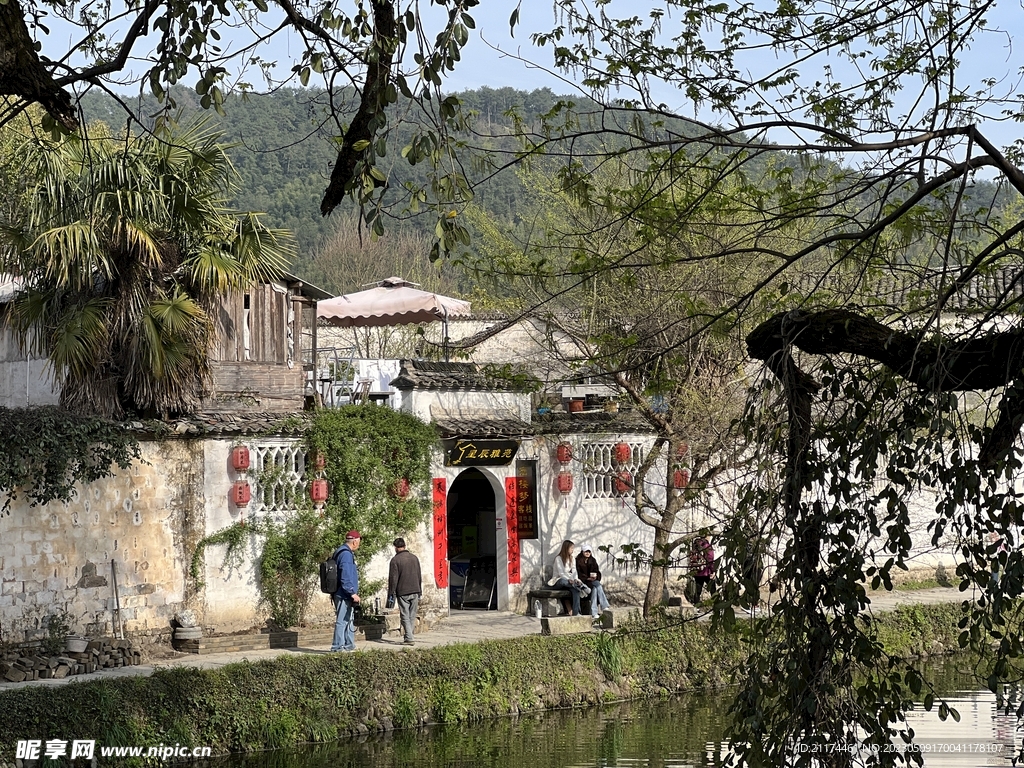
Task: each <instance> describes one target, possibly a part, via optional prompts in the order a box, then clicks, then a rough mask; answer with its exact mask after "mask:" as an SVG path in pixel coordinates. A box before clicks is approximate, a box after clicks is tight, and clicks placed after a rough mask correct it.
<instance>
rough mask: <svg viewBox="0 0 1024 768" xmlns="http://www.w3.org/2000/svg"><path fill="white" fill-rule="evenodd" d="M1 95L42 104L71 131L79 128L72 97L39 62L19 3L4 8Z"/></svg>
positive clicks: (0, 10)
mask: <svg viewBox="0 0 1024 768" xmlns="http://www.w3.org/2000/svg"><path fill="white" fill-rule="evenodd" d="M0 95H3V96H16V97H18V98H21V99H24V100H25V101H27V102H34V103H38V104H40V105H41V106H42V107H43V109H45V110H46V111H47V112H49V113H50V116H51V117H52V118H53V119H54V120H56V121H57V122H58V123H60V124H61V125H63V126H64V127H65V128H67V129H68V130H69V131H73V130H76V129H77V128H78V117H77V116H76V114H75V108H74V106H72V104H71V97H70V96H69V95H68V94H67V92H66V91H65V90H63V89H62V88H60V87H59V86H58V85H57V84H56V83H55V82H54V81H53V77H52V76H51V75H50V73H49V72H48V71H47V69H46V67H44V66H43V63H42V62H41V61H40V60H39V55H38V54H37V53H36V49H35V45H34V44H33V42H32V38H31V37H30V36H29V33H28V28H27V27H26V26H25V12H24V10H22V8H21V3H19V2H18V0H7V2H6V3H2V4H0Z"/></svg>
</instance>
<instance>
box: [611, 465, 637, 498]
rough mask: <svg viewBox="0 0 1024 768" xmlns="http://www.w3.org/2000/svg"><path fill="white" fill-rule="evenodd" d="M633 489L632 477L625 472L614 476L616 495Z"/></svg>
mask: <svg viewBox="0 0 1024 768" xmlns="http://www.w3.org/2000/svg"><path fill="white" fill-rule="evenodd" d="M632 487H633V476H632V475H631V474H629V472H627V471H626V470H622V471H621V472H619V474H617V475H616V476H615V492H616V493H618V494H626V493H629V491H630V489H631V488H632Z"/></svg>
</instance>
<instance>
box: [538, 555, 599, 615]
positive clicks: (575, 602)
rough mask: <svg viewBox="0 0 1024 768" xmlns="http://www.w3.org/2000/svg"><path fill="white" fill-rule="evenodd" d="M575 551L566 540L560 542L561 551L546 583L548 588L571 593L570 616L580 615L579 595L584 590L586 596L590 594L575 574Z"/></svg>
mask: <svg viewBox="0 0 1024 768" xmlns="http://www.w3.org/2000/svg"><path fill="white" fill-rule="evenodd" d="M575 549H576V547H575V546H574V545H573V543H572V542H571V541H569V540H568V539H566V540H565V541H563V542H562V549H561V550H559V552H558V556H557V557H556V558H555V564H554V567H552V569H551V573H552V576H551V580H550V581H549V582H548V586H549V587H554V588H555V589H568V590H569V591H570V592H571V593H572V610H570V611H569V615H570V616H579V615H580V593H581V592H582V591H583V590H584V589H586V594H588V595H589V594H590V590H589V589H587V587H586V586H584V584H583V582H582V581H580V579H579V575H578V574H577V573H576V560H575V559H574V558H573V552H574V551H575Z"/></svg>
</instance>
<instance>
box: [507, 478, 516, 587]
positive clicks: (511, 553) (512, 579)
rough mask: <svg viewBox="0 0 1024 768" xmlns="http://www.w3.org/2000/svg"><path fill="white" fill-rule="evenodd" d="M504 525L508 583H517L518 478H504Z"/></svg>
mask: <svg viewBox="0 0 1024 768" xmlns="http://www.w3.org/2000/svg"><path fill="white" fill-rule="evenodd" d="M505 525H506V531H507V533H508V583H509V584H518V583H519V478H516V477H506V478H505Z"/></svg>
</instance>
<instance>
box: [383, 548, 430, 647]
mask: <svg viewBox="0 0 1024 768" xmlns="http://www.w3.org/2000/svg"><path fill="white" fill-rule="evenodd" d="M421 594H423V579H422V576H421V575H420V561H419V558H417V557H416V555H414V554H413V553H412V552H410V551H409V550H407V549H406V548H405V539H403V538H402V537H398V538H397V539H395V556H394V557H393V558H391V567H390V568H389V570H388V595H394V596H395V598H396V600H397V602H398V614H399V616H401V618H402V630H403V632H404V633H405V641H404V643H403V645H412V644H413V639H412V632H413V629H415V628H416V611H417V610H419V607H420V595H421ZM388 602H390V600H389V601H388Z"/></svg>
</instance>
